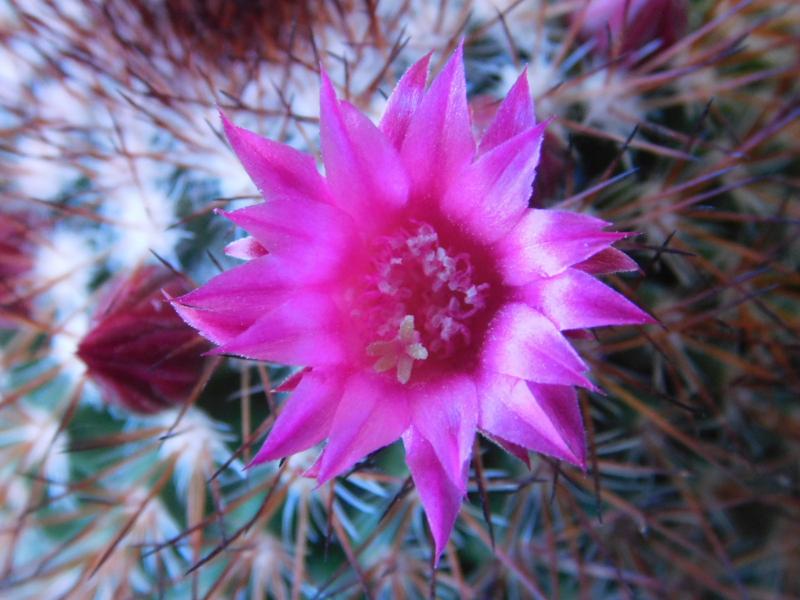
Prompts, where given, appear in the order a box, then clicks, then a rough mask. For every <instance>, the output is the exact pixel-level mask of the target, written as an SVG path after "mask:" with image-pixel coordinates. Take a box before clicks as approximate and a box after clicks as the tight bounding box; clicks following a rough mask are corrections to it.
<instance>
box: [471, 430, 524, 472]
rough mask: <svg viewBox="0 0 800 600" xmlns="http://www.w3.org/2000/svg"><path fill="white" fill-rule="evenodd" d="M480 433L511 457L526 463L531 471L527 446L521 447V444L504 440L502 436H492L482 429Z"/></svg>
mask: <svg viewBox="0 0 800 600" xmlns="http://www.w3.org/2000/svg"><path fill="white" fill-rule="evenodd" d="M480 431H481V433H482V434H483V436H484V437H485V438H486V439H488V440H490V441H491V442H493V443H495V444H497V445H498V446H500V447H501V448H502V449H503V450H505V451H506V452H508V453H509V454H510V455H511V456H515V457H516V458H518V459H519V460H521V461H522V462H523V463H525V466H526V467H528V468H529V469H530V467H531V457H530V455H529V453H528V449H527V448H526V447H525V446H520V445H519V444H515V443H514V442H509V441H508V440H504V439H503V438H501V437H500V436H497V435H492V434H491V433H489V432H488V431H486V430H485V429H481V430H480Z"/></svg>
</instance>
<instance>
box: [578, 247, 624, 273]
mask: <svg viewBox="0 0 800 600" xmlns="http://www.w3.org/2000/svg"><path fill="white" fill-rule="evenodd" d="M572 268H573V269H580V270H581V271H585V272H587V273H591V274H592V275H605V274H606V273H616V272H618V271H638V270H639V265H638V264H637V263H636V261H635V260H633V259H632V258H631V257H630V256H628V255H627V254H625V253H624V252H622V251H621V250H617V249H616V248H606V249H605V250H601V251H600V252H598V253H597V254H595V255H594V256H592V257H591V258H587V259H586V260H584V261H583V262H579V263H578V264H576V265H573V266H572Z"/></svg>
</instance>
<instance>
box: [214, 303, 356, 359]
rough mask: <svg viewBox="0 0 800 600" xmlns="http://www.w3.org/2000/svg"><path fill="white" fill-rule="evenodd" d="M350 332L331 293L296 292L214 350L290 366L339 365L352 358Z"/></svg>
mask: <svg viewBox="0 0 800 600" xmlns="http://www.w3.org/2000/svg"><path fill="white" fill-rule="evenodd" d="M346 332H347V329H346V327H345V325H344V323H343V319H342V315H341V314H340V312H339V308H338V307H337V306H336V304H335V303H334V302H333V301H332V300H331V299H330V298H329V297H328V295H326V294H322V293H314V292H309V293H302V292H299V291H296V292H295V293H294V294H293V295H292V297H291V299H290V300H289V301H287V302H285V303H284V304H282V305H280V306H278V307H277V308H275V309H273V310H272V311H270V312H268V313H266V314H265V315H263V316H262V317H261V318H260V319H259V320H258V321H256V322H255V323H254V324H253V325H252V326H251V327H250V328H248V329H247V330H246V331H244V332H243V333H241V334H240V335H239V336H237V337H236V338H234V339H232V340H230V341H227V342H226V343H224V344H222V345H221V346H219V347H218V348H217V349H216V350H212V352H211V353H212V354H234V355H236V356H244V357H246V358H253V359H259V360H266V361H269V362H276V363H283V364H288V365H307V366H318V365H335V364H341V363H345V362H347V361H348V358H349V353H348V347H347V335H346Z"/></svg>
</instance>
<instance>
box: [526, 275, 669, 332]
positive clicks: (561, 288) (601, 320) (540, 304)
mask: <svg viewBox="0 0 800 600" xmlns="http://www.w3.org/2000/svg"><path fill="white" fill-rule="evenodd" d="M522 293H523V295H524V298H525V300H527V301H528V303H529V304H530V305H531V306H534V307H535V308H536V309H537V310H538V311H539V312H541V313H542V314H543V315H545V316H546V317H547V318H548V319H550V320H551V321H552V322H553V323H554V324H555V326H556V327H557V328H558V329H561V330H564V329H588V328H590V327H603V326H605V325H643V324H645V323H654V322H655V320H654V319H653V318H652V317H651V316H650V315H648V314H647V313H646V312H644V311H643V310H641V309H640V308H639V307H637V306H636V305H634V304H633V303H632V302H630V301H629V300H628V299H627V298H625V297H624V296H623V295H622V294H619V293H618V292H615V291H614V290H612V289H611V288H610V287H608V286H606V285H604V284H602V283H600V282H599V281H598V280H597V279H595V278H594V277H592V276H591V275H588V274H587V273H584V272H583V271H578V270H575V269H567V270H566V271H564V272H563V273H561V274H560V275H556V276H555V277H550V278H548V279H541V280H539V281H536V282H534V283H532V284H530V285H528V286H526V287H524V288H523V291H522Z"/></svg>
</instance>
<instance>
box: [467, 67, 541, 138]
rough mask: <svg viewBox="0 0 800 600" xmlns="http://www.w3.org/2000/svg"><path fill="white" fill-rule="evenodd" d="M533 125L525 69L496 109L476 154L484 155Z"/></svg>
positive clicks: (533, 116)
mask: <svg viewBox="0 0 800 600" xmlns="http://www.w3.org/2000/svg"><path fill="white" fill-rule="evenodd" d="M534 125H536V115H535V114H534V110H533V99H532V98H531V92H530V89H529V87H528V68H527V67H525V69H523V71H522V73H521V74H520V76H519V77H518V78H517V81H516V83H515V84H514V85H513V86H512V87H511V89H510V90H509V91H508V94H507V95H506V97H505V98H504V99H503V102H502V103H501V104H500V107H499V108H498V109H497V113H496V114H495V117H494V120H493V121H492V124H491V125H489V129H488V130H487V131H486V133H485V134H484V135H483V138H482V139H481V144H480V147H479V149H478V153H479V154H484V153H486V152H488V151H489V150H491V149H492V148H495V147H496V146H499V145H500V144H502V143H504V142H506V141H508V140H510V139H511V138H513V137H515V136H517V135H519V134H520V133H522V132H524V131H526V130H528V129H531V128H532V127H533V126H534Z"/></svg>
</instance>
